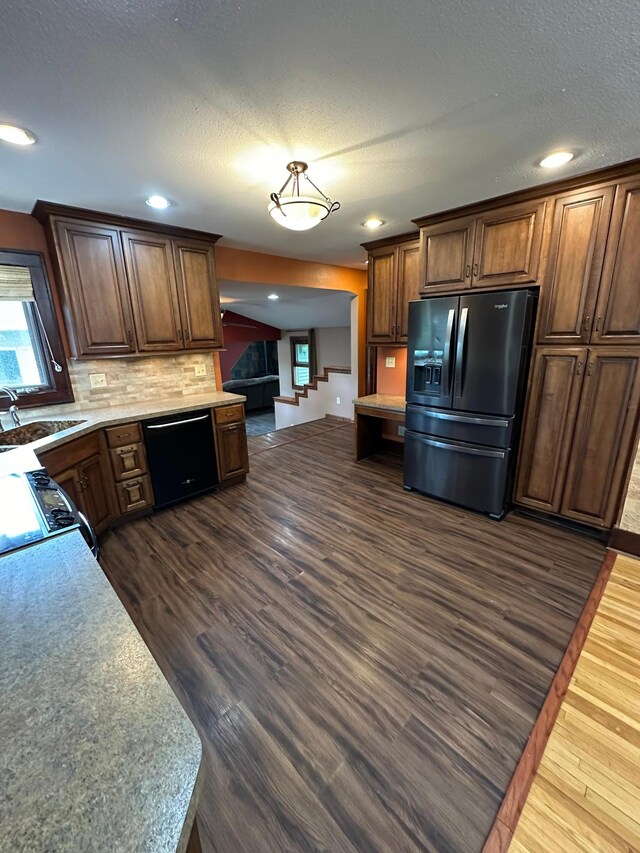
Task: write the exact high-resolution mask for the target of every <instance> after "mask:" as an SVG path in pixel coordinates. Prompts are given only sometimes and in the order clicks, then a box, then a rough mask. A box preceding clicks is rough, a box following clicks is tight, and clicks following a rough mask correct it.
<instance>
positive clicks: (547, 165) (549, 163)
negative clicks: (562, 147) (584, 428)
mask: <svg viewBox="0 0 640 853" xmlns="http://www.w3.org/2000/svg"><path fill="white" fill-rule="evenodd" d="M569 160H573V153H572V152H571V151H554V153H553V154H549V156H548V157H545V158H544V159H542V160H540V165H541V166H542V168H543V169H556V168H557V167H558V166H564V164H565V163H568V162H569Z"/></svg>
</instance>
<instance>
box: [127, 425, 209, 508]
mask: <svg viewBox="0 0 640 853" xmlns="http://www.w3.org/2000/svg"><path fill="white" fill-rule="evenodd" d="M142 428H143V431H144V443H145V447H146V450H147V461H148V463H149V473H150V474H151V482H152V483H153V491H154V494H155V504H154V506H155V507H156V509H159V508H160V507H164V506H168V505H169V504H172V503H176V501H181V500H184V499H185V498H189V497H192V496H193V495H199V494H202V492H207V491H209V490H210V489H213V488H214V487H215V486H217V485H218V483H219V480H218V469H217V465H216V449H215V442H214V437H213V423H212V420H211V410H210V409H201V410H200V411H197V412H184V413H183V414H180V415H169V416H165V417H161V418H151V419H150V420H148V421H143V422H142Z"/></svg>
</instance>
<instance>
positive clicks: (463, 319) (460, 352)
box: [455, 308, 469, 397]
mask: <svg viewBox="0 0 640 853" xmlns="http://www.w3.org/2000/svg"><path fill="white" fill-rule="evenodd" d="M468 318H469V309H468V308H463V309H462V311H461V312H460V331H459V332H458V344H457V346H456V376H455V395H456V397H462V383H463V379H464V373H463V369H464V359H465V355H466V346H467V321H468Z"/></svg>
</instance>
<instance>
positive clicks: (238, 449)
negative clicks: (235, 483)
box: [216, 423, 249, 483]
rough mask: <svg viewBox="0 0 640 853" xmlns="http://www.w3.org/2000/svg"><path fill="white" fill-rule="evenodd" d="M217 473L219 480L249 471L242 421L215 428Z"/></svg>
mask: <svg viewBox="0 0 640 853" xmlns="http://www.w3.org/2000/svg"><path fill="white" fill-rule="evenodd" d="M216 445H217V451H218V474H219V476H220V482H221V483H224V481H225V480H231V479H233V478H234V477H240V476H242V475H243V474H246V473H247V472H248V471H249V454H248V450H247V433H246V429H245V425H244V423H237V424H226V425H225V426H219V427H217V428H216Z"/></svg>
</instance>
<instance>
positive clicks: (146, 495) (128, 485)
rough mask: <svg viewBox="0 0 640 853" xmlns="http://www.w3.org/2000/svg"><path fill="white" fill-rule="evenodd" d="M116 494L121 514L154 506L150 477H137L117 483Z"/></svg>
mask: <svg viewBox="0 0 640 853" xmlns="http://www.w3.org/2000/svg"><path fill="white" fill-rule="evenodd" d="M116 494H117V496H118V507H119V509H120V514H121V515H127V514H128V513H130V512H139V511H140V510H141V509H147V508H148V507H151V506H153V494H152V491H151V481H150V480H149V478H148V477H136V478H135V479H134V480H124V481H123V482H122V483H116Z"/></svg>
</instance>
